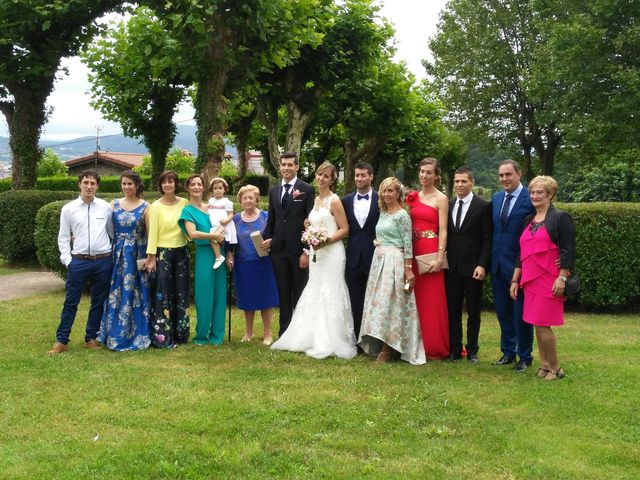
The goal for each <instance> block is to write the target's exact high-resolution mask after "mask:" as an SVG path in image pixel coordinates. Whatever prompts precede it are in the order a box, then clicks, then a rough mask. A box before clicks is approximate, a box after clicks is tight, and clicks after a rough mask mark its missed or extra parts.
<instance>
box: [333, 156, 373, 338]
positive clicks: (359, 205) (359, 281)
mask: <svg viewBox="0 0 640 480" xmlns="http://www.w3.org/2000/svg"><path fill="white" fill-rule="evenodd" d="M355 182H356V190H357V191H356V192H353V193H350V194H348V195H345V196H344V197H342V205H343V206H344V211H345V213H346V214H347V221H348V222H349V239H348V241H347V264H346V267H345V272H344V273H345V278H346V281H347V287H348V288H349V298H350V299H351V311H352V312H353V329H354V331H355V334H356V338H358V336H359V335H360V325H361V324H362V310H363V308H364V294H365V290H366V288H367V279H368V278H369V269H370V268H371V259H372V258H373V251H374V249H375V247H374V245H373V240H374V239H375V238H376V223H378V217H379V216H380V208H379V206H378V192H376V191H374V190H373V189H372V188H371V182H373V168H372V167H371V165H370V164H368V163H366V162H361V163H358V164H357V165H356V167H355Z"/></svg>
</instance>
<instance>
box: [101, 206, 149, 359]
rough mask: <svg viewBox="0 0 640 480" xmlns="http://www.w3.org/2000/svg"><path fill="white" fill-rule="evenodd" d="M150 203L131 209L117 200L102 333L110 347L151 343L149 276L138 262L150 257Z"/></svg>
mask: <svg viewBox="0 0 640 480" xmlns="http://www.w3.org/2000/svg"><path fill="white" fill-rule="evenodd" d="M147 206H148V203H147V202H143V203H142V204H141V205H140V206H138V207H137V208H134V209H133V210H130V211H129V210H125V209H123V208H122V207H121V206H120V202H119V200H117V199H116V200H114V202H113V209H114V210H113V214H112V215H113V225H114V230H115V239H114V248H113V270H112V272H111V283H110V285H109V295H108V297H107V300H106V302H105V306H104V314H103V316H102V323H101V327H100V332H99V334H98V340H99V341H100V342H101V343H103V344H104V345H105V346H106V347H107V348H108V349H110V350H115V351H122V350H140V349H144V348H148V347H149V345H150V343H151V340H150V337H149V320H150V317H151V301H150V293H149V292H150V289H149V278H148V275H147V273H146V272H143V271H140V270H138V267H137V263H136V261H137V260H140V259H144V258H145V257H146V253H145V252H146V249H147V241H146V228H145V223H144V216H143V215H144V211H145V209H146V208H147Z"/></svg>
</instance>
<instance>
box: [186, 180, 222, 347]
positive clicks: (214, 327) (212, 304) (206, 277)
mask: <svg viewBox="0 0 640 480" xmlns="http://www.w3.org/2000/svg"><path fill="white" fill-rule="evenodd" d="M185 186H186V189H187V192H188V193H189V204H188V205H187V206H186V207H184V209H183V210H182V214H181V215H180V220H178V224H179V225H180V228H181V229H182V231H183V232H184V233H185V235H187V237H188V238H189V239H191V240H192V241H193V242H194V243H195V247H196V271H195V304H196V316H197V321H196V336H195V337H194V338H193V343H194V344H196V345H208V344H211V345H220V344H221V343H222V341H223V340H224V313H225V309H226V308H227V267H226V265H224V264H223V265H222V266H220V268H218V269H216V270H214V269H213V262H214V253H213V249H212V248H211V240H215V241H218V242H223V241H224V234H215V233H210V230H211V221H210V220H209V206H208V204H207V203H204V202H203V201H202V193H203V191H204V181H203V178H202V177H201V176H200V175H197V174H196V175H191V176H190V177H189V178H188V179H187V180H186V182H185Z"/></svg>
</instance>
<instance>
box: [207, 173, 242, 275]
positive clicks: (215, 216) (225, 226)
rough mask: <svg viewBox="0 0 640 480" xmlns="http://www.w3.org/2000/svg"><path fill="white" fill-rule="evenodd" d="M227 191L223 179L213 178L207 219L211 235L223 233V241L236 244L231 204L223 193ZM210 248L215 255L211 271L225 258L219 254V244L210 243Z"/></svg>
mask: <svg viewBox="0 0 640 480" xmlns="http://www.w3.org/2000/svg"><path fill="white" fill-rule="evenodd" d="M228 191H229V184H228V183H227V181H226V180H225V179H224V178H220V177H215V178H214V179H213V180H211V182H210V183H209V192H210V193H211V197H210V198H209V219H210V220H211V233H224V239H225V240H226V241H227V242H229V243H231V244H236V243H238V239H237V236H236V227H235V224H234V223H233V203H231V200H229V199H228V198H227V197H225V196H224V194H225V193H227V192H228ZM211 248H213V252H214V254H215V257H216V260H215V262H214V263H213V269H214V270H216V269H218V267H220V265H222V264H223V263H224V260H225V258H224V257H223V256H222V254H221V253H220V244H219V243H218V242H216V241H213V240H212V241H211Z"/></svg>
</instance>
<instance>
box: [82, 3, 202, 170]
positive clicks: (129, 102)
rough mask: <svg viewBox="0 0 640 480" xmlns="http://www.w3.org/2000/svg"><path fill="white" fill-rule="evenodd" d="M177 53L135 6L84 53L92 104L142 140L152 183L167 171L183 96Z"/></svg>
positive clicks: (148, 14) (156, 23) (173, 44)
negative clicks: (166, 162)
mask: <svg viewBox="0 0 640 480" xmlns="http://www.w3.org/2000/svg"><path fill="white" fill-rule="evenodd" d="M181 53H182V52H181V49H180V48H179V45H177V44H176V42H175V41H173V40H172V39H171V37H169V35H168V33H167V32H166V31H165V29H164V27H163V25H162V24H161V23H160V22H159V21H158V19H157V18H155V17H154V16H153V14H152V12H151V11H150V10H149V9H147V8H139V9H138V10H137V11H136V12H135V14H134V15H133V16H132V17H131V18H129V20H128V21H127V22H126V23H125V22H120V23H119V24H117V25H114V26H112V28H110V29H109V30H108V31H106V32H105V34H104V35H103V36H102V37H100V38H99V39H97V41H96V42H95V43H94V44H92V45H91V46H90V47H89V48H88V49H87V50H86V51H85V52H84V54H83V60H84V62H85V63H86V64H87V65H88V66H89V68H90V70H91V74H90V80H91V82H92V85H91V94H92V97H93V102H92V105H93V106H94V107H96V108H97V109H98V110H100V112H102V114H103V115H104V116H105V118H107V119H109V120H113V121H116V122H119V123H120V125H121V126H122V130H123V132H124V133H125V135H127V136H129V137H142V138H143V142H144V145H145V146H146V147H147V149H148V150H149V152H150V153H151V166H152V169H151V171H150V172H148V174H150V175H151V176H152V178H153V181H154V183H155V182H156V180H157V179H158V177H159V175H160V174H161V173H162V171H163V170H164V169H165V161H166V157H167V153H168V152H169V149H170V148H171V146H172V145H173V141H174V139H175V135H176V126H175V124H174V123H173V115H174V113H175V112H176V110H177V107H178V104H179V103H180V101H181V100H182V99H183V97H184V95H185V88H186V87H185V83H186V79H185V78H184V77H183V75H182V74H181V69H180V62H179V59H180V55H181ZM190 171H193V170H190Z"/></svg>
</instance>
